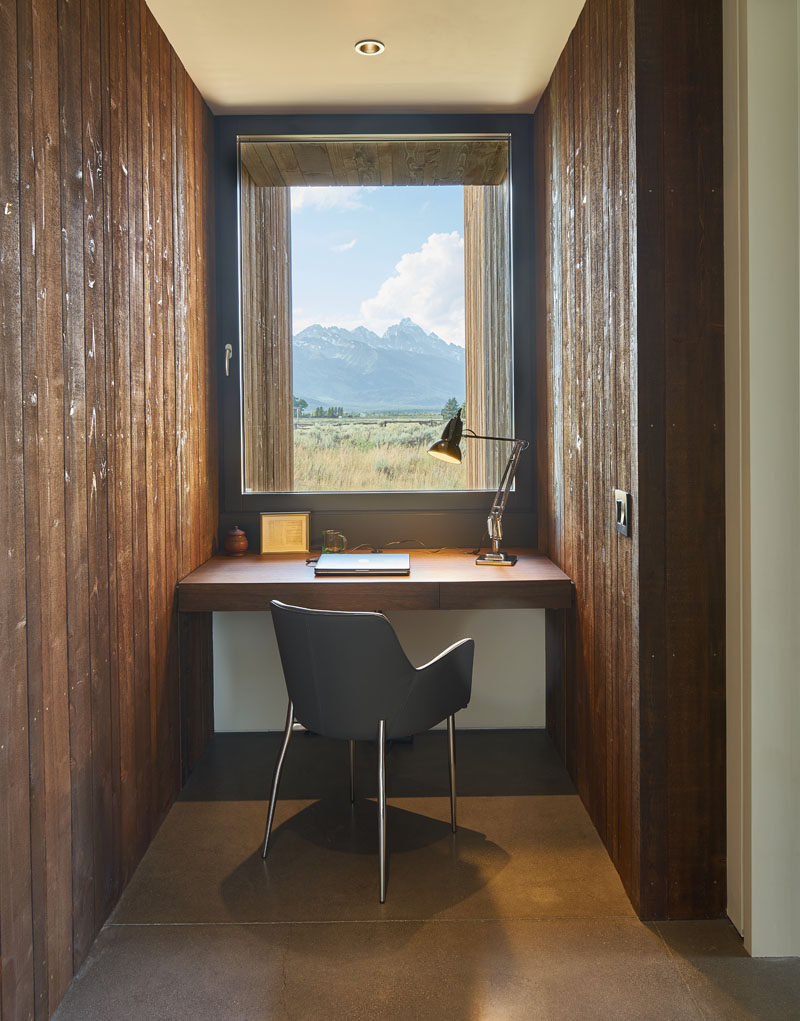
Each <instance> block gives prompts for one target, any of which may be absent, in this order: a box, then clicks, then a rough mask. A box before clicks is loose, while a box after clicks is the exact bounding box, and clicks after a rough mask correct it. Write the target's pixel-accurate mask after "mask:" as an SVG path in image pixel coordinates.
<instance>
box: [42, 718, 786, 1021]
mask: <svg viewBox="0 0 800 1021" xmlns="http://www.w3.org/2000/svg"><path fill="white" fill-rule="evenodd" d="M278 742H279V736H278V735H218V736H217V737H216V738H215V739H214V742H213V743H212V745H211V747H210V748H209V750H208V752H207V754H206V756H205V757H204V759H203V761H202V762H201V764H200V765H199V766H198V768H197V770H196V771H195V773H194V774H193V776H192V778H191V780H190V782H189V784H188V785H187V787H186V788H185V790H184V792H183V794H182V796H181V799H180V800H179V801H178V803H177V804H175V805H174V806H173V808H172V810H171V811H170V813H169V815H168V817H167V819H166V820H165V822H164V824H163V826H162V827H161V829H160V831H159V833H158V834H157V836H156V839H155V840H154V841H153V844H152V845H151V847H150V849H149V850H148V852H147V854H146V856H145V858H144V860H143V861H142V863H141V865H140V866H139V869H138V870H137V872H136V874H135V875H134V877H133V879H132V881H131V883H130V884H129V886H128V888H127V890H126V891H125V894H124V895H123V897H122V899H121V901H120V903H119V905H118V907H117V909H116V911H115V912H114V914H113V916H112V918H111V919H110V921H109V922H108V924H107V925H106V926H105V928H104V929H103V931H102V932H101V933H100V936H99V937H98V939H97V941H96V943H95V945H94V947H93V948H92V951H91V953H90V956H89V959H88V960H87V962H86V964H85V965H84V967H83V968H82V969H81V971H80V973H79V975H78V976H77V977H76V979H75V981H74V982H73V983H72V986H71V987H70V989H69V991H68V993H67V995H66V997H65V999H64V1001H63V1002H62V1004H61V1006H60V1007H59V1009H58V1011H57V1012H56V1015H55V1017H56V1018H57V1019H58V1021H66V1019H72V1018H80V1019H84V1018H92V1019H101V1018H109V1019H111V1018H113V1019H124V1018H135V1019H145V1018H146V1019H150V1018H170V1019H172V1018H186V1019H189V1018H191V1019H198V1021H200V1019H227V1018H235V1019H251V1018H252V1019H258V1018H297V1019H314V1018H325V1019H335V1018H348V1019H349V1018H408V1019H416V1018H437V1019H438V1018H442V1019H473V1018H474V1019H484V1018H486V1019H503V1021H504V1019H513V1018H615V1019H616V1018H670V1019H672V1018H675V1019H677V1018H725V1019H729V1018H752V1017H756V1018H775V1019H780V1018H800V960H798V959H792V960H752V959H750V958H749V957H747V955H746V954H745V952H744V950H743V949H742V946H741V941H740V940H739V938H738V936H737V934H736V932H735V930H734V929H733V927H732V926H731V925H730V924H729V923H728V922H727V921H725V920H719V921H711V922H692V923H688V922H670V923H660V922H659V923H657V924H650V925H645V924H643V923H642V922H640V921H639V920H638V919H637V918H636V916H635V914H634V912H633V909H632V908H631V905H630V903H629V901H628V899H627V897H626V896H625V893H624V891H623V889H622V885H621V884H620V881H619V878H618V876H617V874H616V872H615V870H614V868H613V866H612V865H611V862H610V861H609V859H608V856H607V854H606V852H605V850H604V848H603V846H602V844H601V842H600V840H599V838H598V836H597V834H596V832H595V831H594V829H593V827H592V825H591V823H590V822H589V819H588V817H587V815H586V812H585V811H584V809H583V807H582V805H581V803H580V801H579V800H578V798H577V796H576V795H575V793H574V790H573V788H572V786H571V784H570V781H569V778H568V777H567V775H566V774H565V772H564V770H563V768H562V766H561V764H560V762H559V761H558V758H557V757H556V755H555V753H554V752H553V749H552V747H551V745H550V743H549V741H548V739H547V737H546V735H544V734H543V733H541V732H539V731H492V732H464V733H461V734H459V736H458V777H459V831H458V833H457V834H456V835H455V836H453V834H451V832H450V826H449V801H448V798H447V761H446V747H445V736H444V735H443V734H442V733H432V734H426V735H423V736H421V737H418V738H416V739H415V740H414V741H413V743H410V744H396V745H394V746H393V747H392V748H391V751H390V756H389V779H388V791H389V809H388V811H387V825H388V850H389V880H388V893H387V898H386V903H385V904H383V905H381V904H380V903H379V902H378V873H377V857H376V808H375V802H374V800H372V799H374V795H375V780H374V778H373V777H374V771H375V762H376V755H375V748H374V747H373V746H369V745H363V746H361V745H360V746H359V752H358V763H359V775H358V784H357V786H358V794H359V797H358V798H357V801H356V804H355V806H351V805H350V802H349V799H348V796H347V752H346V745H345V744H344V743H337V742H331V741H326V740H324V739H323V738H319V737H314V736H311V735H307V734H299V735H296V736H295V737H294V738H293V740H292V744H291V746H290V748H289V754H288V759H287V765H286V769H285V773H284V779H283V783H282V787H281V799H280V801H279V804H278V808H277V813H276V820H275V830H274V834H273V843H272V846H271V850H270V856H269V859H268V861H267V862H263V861H262V859H261V856H260V853H259V845H260V842H261V840H262V837H263V826H264V820H265V800H266V796H267V789H268V782H269V776H270V773H271V769H272V764H273V762H274V758H275V754H276V750H277V747H278Z"/></svg>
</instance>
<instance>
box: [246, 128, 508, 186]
mask: <svg viewBox="0 0 800 1021" xmlns="http://www.w3.org/2000/svg"><path fill="white" fill-rule="evenodd" d="M242 162H243V163H244V165H245V166H246V167H247V169H248V171H249V173H250V176H251V178H252V179H253V182H254V183H255V184H256V185H257V186H258V187H261V188H263V187H267V188H269V187H272V188H287V187H299V186H304V185H305V186H312V187H313V186H320V185H323V186H333V185H343V186H346V185H351V186H352V185H376V184H382V185H422V184H427V185H435V184H449V185H454V184H464V185H486V184H502V183H503V182H504V181H505V180H506V178H507V177H508V143H507V141H506V140H505V139H489V138H486V139H479V140H478V139H472V140H468V141H452V140H451V141H447V140H445V139H424V140H423V139H418V140H416V141H409V140H407V139H403V140H399V141H384V142H374V141H367V140H364V141H361V142H352V141H351V142H348V141H344V140H342V141H333V142H299V141H294V142H262V141H254V142H245V143H244V144H243V145H242Z"/></svg>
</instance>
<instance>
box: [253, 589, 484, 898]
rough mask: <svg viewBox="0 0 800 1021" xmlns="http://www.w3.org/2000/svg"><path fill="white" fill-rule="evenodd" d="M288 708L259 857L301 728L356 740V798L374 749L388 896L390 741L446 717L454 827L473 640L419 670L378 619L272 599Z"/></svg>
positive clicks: (383, 620)
mask: <svg viewBox="0 0 800 1021" xmlns="http://www.w3.org/2000/svg"><path fill="white" fill-rule="evenodd" d="M270 605H271V607H272V618H273V621H274V624H275V634H276V636H277V639H278V650H279V651H280V656H281V663H282V665H283V673H284V678H285V680H286V688H287V691H288V693H289V709H288V712H287V714H286V729H285V731H284V735H283V744H282V745H281V750H280V752H279V753H278V760H277V762H276V763H275V772H274V774H273V777H272V789H271V791H270V799H269V811H268V813H267V827H266V832H265V834H264V851H263V854H262V857H263V858H266V856H267V850H268V847H269V838H270V831H271V829H272V819H273V816H274V814H275V801H276V798H277V796H278V784H279V783H280V778H281V769H282V768H283V762H284V758H285V756H286V749H287V748H288V746H289V739H290V738H291V736H292V730H293V727H294V723H295V721H297V722H298V723H301V724H302V725H303V726H304V727H306V728H307V729H308V730H311V731H313V732H314V733H316V734H322V735H323V736H325V737H335V738H341V739H342V740H345V741H349V742H350V800H351V801H352V800H353V799H354V796H355V793H354V766H355V742H356V741H375V740H377V743H378V859H379V867H380V899H381V904H382V903H383V902H384V901H385V899H386V741H388V740H391V739H392V738H403V737H410V736H412V735H413V734H419V733H421V732H422V731H425V730H429V729H430V728H431V727H434V726H435V725H436V724H437V723H441V721H442V720H445V719H446V720H447V746H448V752H449V756H448V757H449V762H450V817H451V825H452V829H453V832H454V833H455V830H456V778H455V727H454V715H455V713H456V712H457V711H458V710H459V709H463V708H464V706H466V705H467V704H468V702H469V697H470V692H471V689H472V659H473V655H474V651H475V643H474V641H473V640H472V639H471V638H464V639H463V640H462V641H460V642H456V643H455V645H451V646H450V647H449V648H448V649H445V650H444V652H442V653H441V654H440V655H438V656H437V657H436V658H435V659H432V660H431V661H430V663H426V664H425V666H421V667H414V666H412V664H411V663H410V662H409V660H408V657H407V656H406V654H405V653H404V652H403V649H402V647H401V645H400V642H399V641H398V638H397V635H396V634H395V633H394V629H393V628H392V625H391V624H390V623H389V621H388V620H387V619H386V617H384V616H383V614H382V613H351V612H344V611H340V610H307V609H303V608H302V607H300V606H287V605H286V604H285V603H280V602H278V601H277V600H273V601H272V603H271V604H270Z"/></svg>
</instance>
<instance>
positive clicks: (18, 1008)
mask: <svg viewBox="0 0 800 1021" xmlns="http://www.w3.org/2000/svg"><path fill="white" fill-rule="evenodd" d="M0 39H1V40H2V50H3V54H4V57H3V61H2V64H0V125H2V127H0V203H2V206H3V209H2V210H0V214H2V215H0V340H1V341H2V343H1V344H0V347H2V351H3V358H2V360H1V361H0V404H1V405H2V408H3V414H2V417H0V461H2V464H3V466H4V470H3V473H2V479H0V543H2V546H0V550H2V556H0V591H1V592H2V593H3V598H2V599H0V635H2V641H0V677H2V679H3V680H2V683H1V684H0V720H2V721H3V740H2V741H0V790H2V791H3V797H2V799H0V861H2V863H3V867H2V869H0V1016H2V1017H4V1018H16V1017H30V1016H31V1015H32V1014H33V1009H34V990H33V929H32V919H31V846H30V839H31V830H30V807H29V806H30V786H29V772H28V756H29V747H28V692H27V686H28V685H27V668H28V663H27V643H26V605H25V575H26V549H25V539H24V535H25V513H24V504H23V493H24V471H25V461H24V454H25V450H24V444H23V432H22V427H23V408H22V405H23V375H22V337H23V327H22V280H21V267H20V240H21V239H20V146H19V132H18V108H19V93H18V87H17V70H18V69H17V15H16V8H15V4H12V3H10V2H9V0H0Z"/></svg>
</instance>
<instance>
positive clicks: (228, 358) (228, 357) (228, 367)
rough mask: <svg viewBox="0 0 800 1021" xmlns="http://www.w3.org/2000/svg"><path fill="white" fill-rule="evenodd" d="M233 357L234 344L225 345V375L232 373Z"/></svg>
mask: <svg viewBox="0 0 800 1021" xmlns="http://www.w3.org/2000/svg"><path fill="white" fill-rule="evenodd" d="M231 358H233V344H226V345H225V375H226V376H230V374H231Z"/></svg>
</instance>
